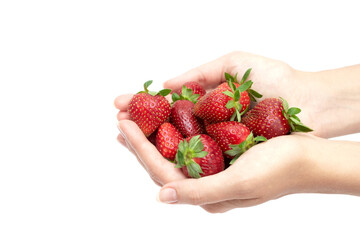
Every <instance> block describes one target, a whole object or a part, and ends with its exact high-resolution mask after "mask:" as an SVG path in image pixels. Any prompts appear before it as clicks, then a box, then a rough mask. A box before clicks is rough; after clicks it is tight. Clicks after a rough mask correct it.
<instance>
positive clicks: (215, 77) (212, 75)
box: [164, 55, 229, 89]
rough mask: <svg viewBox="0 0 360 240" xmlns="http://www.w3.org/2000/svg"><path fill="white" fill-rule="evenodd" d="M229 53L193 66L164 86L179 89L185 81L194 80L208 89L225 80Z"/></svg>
mask: <svg viewBox="0 0 360 240" xmlns="http://www.w3.org/2000/svg"><path fill="white" fill-rule="evenodd" d="M228 58H229V55H225V56H222V57H220V58H218V59H216V60H214V61H212V62H209V63H206V64H204V65H201V66H199V67H197V68H194V69H192V70H190V71H188V72H186V73H184V74H182V75H180V76H178V77H175V78H173V79H170V80H168V81H166V82H165V83H164V87H165V88H170V89H179V88H181V86H182V85H183V84H184V83H185V82H190V81H196V82H198V83H200V85H202V86H203V87H204V88H206V89H210V88H213V87H215V86H217V85H219V84H220V83H221V82H223V81H225V76H224V72H225V71H226V66H227V61H228Z"/></svg>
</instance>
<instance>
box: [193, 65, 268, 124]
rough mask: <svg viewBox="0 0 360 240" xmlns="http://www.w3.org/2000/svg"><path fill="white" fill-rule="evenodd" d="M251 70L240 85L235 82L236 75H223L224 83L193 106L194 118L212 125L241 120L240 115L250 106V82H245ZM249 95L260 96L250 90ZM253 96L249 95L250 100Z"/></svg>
mask: <svg viewBox="0 0 360 240" xmlns="http://www.w3.org/2000/svg"><path fill="white" fill-rule="evenodd" d="M250 71H251V69H249V70H248V71H246V73H245V74H244V76H243V78H242V80H241V82H240V83H241V84H239V83H238V82H237V74H235V76H234V77H233V76H231V75H230V74H228V73H225V79H226V81H227V82H226V83H222V84H220V85H219V86H218V87H217V88H215V89H214V90H212V91H211V92H208V93H207V94H205V95H204V96H203V97H202V98H201V99H200V100H199V101H198V102H197V103H196V104H195V106H194V113H195V115H196V116H198V117H200V118H202V119H204V120H206V121H208V122H212V123H216V122H224V121H229V120H231V121H232V120H234V119H235V118H237V119H238V121H240V120H241V115H242V114H243V113H245V111H246V110H247V109H248V107H249V105H250V95H249V93H248V92H247V91H250V90H249V89H250V87H251V85H252V84H253V82H252V81H251V80H249V81H246V80H247V78H248V76H249V74H250ZM251 93H255V95H256V96H258V97H261V96H262V95H261V94H259V93H257V92H256V91H254V90H252V89H251ZM253 95H254V94H251V96H252V98H254V96H253Z"/></svg>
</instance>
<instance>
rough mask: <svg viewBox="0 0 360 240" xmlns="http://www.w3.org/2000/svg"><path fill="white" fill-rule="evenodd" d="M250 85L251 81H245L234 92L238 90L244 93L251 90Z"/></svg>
mask: <svg viewBox="0 0 360 240" xmlns="http://www.w3.org/2000/svg"><path fill="white" fill-rule="evenodd" d="M252 84H253V81H251V80H250V81H247V82H245V83H243V84H241V85H240V86H239V87H238V88H237V89H236V90H239V91H240V92H244V91H246V90H248V89H249V88H251V86H252Z"/></svg>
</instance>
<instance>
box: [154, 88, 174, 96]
mask: <svg viewBox="0 0 360 240" xmlns="http://www.w3.org/2000/svg"><path fill="white" fill-rule="evenodd" d="M170 93H171V89H162V90H160V91H159V92H158V93H157V94H156V95H161V96H163V97H165V96H167V95H169V94H170Z"/></svg>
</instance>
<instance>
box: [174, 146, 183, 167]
mask: <svg viewBox="0 0 360 240" xmlns="http://www.w3.org/2000/svg"><path fill="white" fill-rule="evenodd" d="M175 162H176V163H177V164H176V165H175V167H176V168H182V167H183V166H185V158H184V154H183V153H182V152H181V151H180V150H178V151H177V153H176V156H175Z"/></svg>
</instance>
